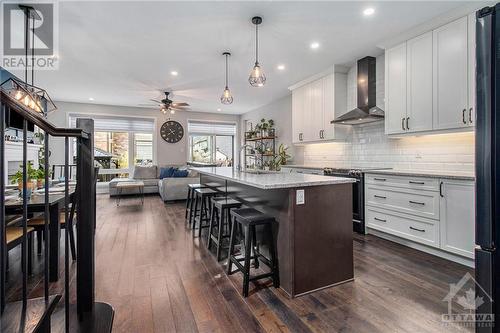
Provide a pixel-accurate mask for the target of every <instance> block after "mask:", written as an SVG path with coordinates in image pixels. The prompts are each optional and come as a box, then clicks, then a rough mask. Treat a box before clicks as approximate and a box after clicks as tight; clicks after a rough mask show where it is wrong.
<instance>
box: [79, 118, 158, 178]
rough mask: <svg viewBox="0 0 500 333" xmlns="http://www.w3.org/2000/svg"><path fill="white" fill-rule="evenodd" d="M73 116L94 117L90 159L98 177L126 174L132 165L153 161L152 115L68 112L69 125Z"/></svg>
mask: <svg viewBox="0 0 500 333" xmlns="http://www.w3.org/2000/svg"><path fill="white" fill-rule="evenodd" d="M77 118H92V119H94V130H95V132H94V148H95V149H94V159H95V164H96V165H98V166H99V179H100V180H101V181H108V180H111V179H112V178H114V177H116V176H123V177H126V176H128V174H129V173H130V172H131V171H132V166H133V165H139V164H140V165H150V164H152V163H153V159H154V158H153V157H154V154H153V147H154V144H153V137H154V135H153V134H154V120H153V119H145V118H135V117H111V116H94V115H85V114H80V115H76V114H72V115H70V126H71V127H76V119H77ZM75 153H76V150H75V149H74V150H73V154H75Z"/></svg>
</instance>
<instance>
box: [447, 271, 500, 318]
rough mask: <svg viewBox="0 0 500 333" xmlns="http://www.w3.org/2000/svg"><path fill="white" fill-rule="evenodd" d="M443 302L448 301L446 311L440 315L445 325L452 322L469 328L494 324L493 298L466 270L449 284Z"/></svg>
mask: <svg viewBox="0 0 500 333" xmlns="http://www.w3.org/2000/svg"><path fill="white" fill-rule="evenodd" d="M443 302H447V303H448V313H443V314H442V316H441V320H442V322H443V324H445V325H449V324H454V325H459V326H465V327H469V328H474V327H476V328H478V327H494V325H495V315H494V314H493V313H492V302H493V299H492V298H491V296H490V295H489V294H488V292H487V291H486V290H485V289H484V288H483V287H482V286H481V285H480V284H479V283H478V282H477V281H476V280H475V279H474V278H473V277H472V275H471V274H470V273H468V272H467V273H466V274H465V275H464V276H463V277H462V278H461V279H460V281H458V282H457V283H451V284H450V291H449V292H448V294H447V295H446V296H445V297H444V298H443Z"/></svg>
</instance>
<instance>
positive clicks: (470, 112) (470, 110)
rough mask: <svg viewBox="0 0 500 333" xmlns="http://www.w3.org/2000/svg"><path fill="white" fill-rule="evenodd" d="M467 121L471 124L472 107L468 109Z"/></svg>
mask: <svg viewBox="0 0 500 333" xmlns="http://www.w3.org/2000/svg"><path fill="white" fill-rule="evenodd" d="M469 123H471V124H472V108H470V109H469Z"/></svg>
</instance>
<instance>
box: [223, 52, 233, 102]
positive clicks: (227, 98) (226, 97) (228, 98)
mask: <svg viewBox="0 0 500 333" xmlns="http://www.w3.org/2000/svg"><path fill="white" fill-rule="evenodd" d="M222 55H223V56H225V57H226V87H225V88H224V92H223V93H222V96H221V97H220V102H221V103H222V104H226V105H227V104H231V103H233V96H232V95H231V91H230V90H229V87H228V85H227V76H228V70H227V57H229V56H230V55H231V53H229V52H224V53H222Z"/></svg>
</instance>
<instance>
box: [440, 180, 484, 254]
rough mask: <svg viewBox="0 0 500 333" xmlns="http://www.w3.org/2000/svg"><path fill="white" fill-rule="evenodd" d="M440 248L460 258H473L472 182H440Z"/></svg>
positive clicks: (473, 209)
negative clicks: (460, 256)
mask: <svg viewBox="0 0 500 333" xmlns="http://www.w3.org/2000/svg"><path fill="white" fill-rule="evenodd" d="M440 190H441V191H440V192H441V201H440V211H441V226H440V227H441V232H440V234H441V248H442V249H443V250H446V251H449V252H453V253H456V254H459V255H462V256H466V257H469V258H472V257H473V256H474V244H475V239H474V233H475V230H474V224H475V220H474V212H475V208H474V207H475V205H474V193H475V192H474V182H471V181H458V180H443V181H442V182H441V189H440Z"/></svg>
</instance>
